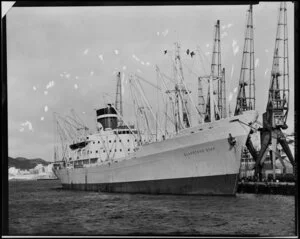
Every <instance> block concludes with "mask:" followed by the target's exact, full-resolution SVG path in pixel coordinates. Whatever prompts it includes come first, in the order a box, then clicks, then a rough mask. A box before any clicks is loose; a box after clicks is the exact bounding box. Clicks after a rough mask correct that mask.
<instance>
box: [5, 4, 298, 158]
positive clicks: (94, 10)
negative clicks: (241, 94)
mask: <svg viewBox="0 0 300 239" xmlns="http://www.w3.org/2000/svg"><path fill="white" fill-rule="evenodd" d="M248 8H249V6H247V5H238V6H235V5H232V6H216V5H213V6H128V7H127V6H126V7H124V6H122V7H108V6H106V7H38V8H37V7H13V8H12V9H10V11H9V12H8V13H7V86H8V154H9V156H11V157H19V156H20V157H27V158H42V159H44V160H47V161H53V146H54V145H53V144H54V131H55V130H54V117H53V112H58V113H59V114H62V115H63V114H67V113H68V112H70V109H74V110H75V112H76V113H77V114H78V115H79V117H80V118H81V119H82V120H83V121H84V122H85V123H86V124H87V125H88V126H89V127H90V128H91V129H95V125H96V123H95V109H96V108H99V107H102V106H104V105H105V104H106V103H109V102H114V97H115V91H116V76H115V73H116V71H121V72H122V74H123V75H124V80H123V88H124V90H123V99H124V117H125V119H127V120H128V121H133V107H132V100H131V96H130V91H129V88H128V76H129V74H130V73H138V74H139V75H140V76H142V77H143V78H145V79H147V80H148V81H149V82H152V83H154V84H156V83H157V77H156V71H155V66H156V65H157V66H158V67H159V68H160V70H161V72H164V73H165V74H167V75H170V76H171V61H170V55H169V54H164V50H168V51H169V52H171V51H173V50H174V42H179V43H180V46H181V50H182V52H181V55H182V62H183V73H184V77H185V80H186V82H187V85H188V87H190V89H192V91H193V92H192V93H194V96H195V99H194V101H195V102H196V101H197V99H196V93H197V92H196V89H197V77H196V75H198V76H200V75H207V74H208V73H209V69H210V64H211V51H212V43H213V31H214V24H215V23H216V21H217V20H218V19H219V20H220V25H221V45H222V48H221V55H222V67H225V69H226V77H225V78H226V82H227V84H228V85H227V87H228V91H227V97H229V95H230V93H231V94H232V97H231V101H230V104H231V109H232V110H234V107H235V102H236V98H235V97H236V91H235V88H236V87H237V86H238V81H239V74H240V68H241V59H242V51H243V45H244V32H245V23H246V12H247V10H248ZM278 8H279V2H275V3H271V2H264V3H259V4H258V5H254V6H253V15H254V48H255V62H256V68H255V76H256V77H255V78H256V96H257V97H256V102H257V104H256V110H257V111H258V112H259V113H260V114H262V113H264V112H265V109H266V103H267V98H268V94H267V91H268V88H269V84H270V77H271V76H270V69H271V67H272V59H273V51H274V45H275V34H276V28H277V16H278ZM287 8H288V9H287V11H288V38H289V63H290V64H289V74H290V90H291V93H290V111H289V115H288V126H289V128H288V130H287V132H292V131H293V130H294V6H293V4H292V3H290V2H288V3H287ZM197 47H199V48H200V50H201V52H202V53H203V56H204V57H203V58H204V60H202V61H201V60H200V57H199V56H197V55H196V57H194V58H191V57H189V56H187V55H186V54H185V51H186V49H191V50H196V49H197ZM144 87H145V91H146V94H148V97H149V101H150V102H155V100H156V98H155V94H153V89H151V86H149V85H147V84H144ZM154 104H155V103H154Z"/></svg>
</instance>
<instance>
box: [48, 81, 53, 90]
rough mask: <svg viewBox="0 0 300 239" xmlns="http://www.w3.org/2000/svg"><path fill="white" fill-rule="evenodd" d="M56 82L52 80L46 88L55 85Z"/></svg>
mask: <svg viewBox="0 0 300 239" xmlns="http://www.w3.org/2000/svg"><path fill="white" fill-rule="evenodd" d="M54 84H55V83H54V81H50V82H49V83H48V84H47V86H46V89H49V88H51V87H53V86H54Z"/></svg>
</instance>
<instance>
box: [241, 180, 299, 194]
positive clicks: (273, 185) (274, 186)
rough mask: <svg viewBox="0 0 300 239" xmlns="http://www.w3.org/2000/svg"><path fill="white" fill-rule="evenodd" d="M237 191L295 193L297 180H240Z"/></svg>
mask: <svg viewBox="0 0 300 239" xmlns="http://www.w3.org/2000/svg"><path fill="white" fill-rule="evenodd" d="M237 193H255V194H279V195H295V193H296V185H295V182H239V183H238V189H237Z"/></svg>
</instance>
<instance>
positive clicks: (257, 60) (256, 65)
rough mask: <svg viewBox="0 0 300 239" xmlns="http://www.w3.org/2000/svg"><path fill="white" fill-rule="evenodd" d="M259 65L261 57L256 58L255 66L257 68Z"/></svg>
mask: <svg viewBox="0 0 300 239" xmlns="http://www.w3.org/2000/svg"><path fill="white" fill-rule="evenodd" d="M258 66H259V59H258V58H256V60H255V68H257V67H258Z"/></svg>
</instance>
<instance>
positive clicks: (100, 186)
mask: <svg viewBox="0 0 300 239" xmlns="http://www.w3.org/2000/svg"><path fill="white" fill-rule="evenodd" d="M237 177H238V174H227V175H217V176H207V177H192V178H176V179H161V180H151V181H137V182H119V183H95V184H85V183H84V184H73V183H72V184H63V185H62V186H63V188H64V189H70V190H83V191H97V192H110V193H111V192H113V193H144V194H184V195H234V194H235V192H236V186H237V185H236V180H237Z"/></svg>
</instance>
